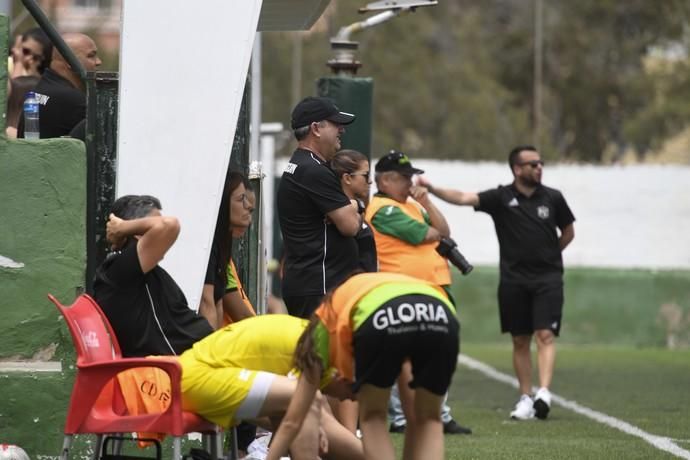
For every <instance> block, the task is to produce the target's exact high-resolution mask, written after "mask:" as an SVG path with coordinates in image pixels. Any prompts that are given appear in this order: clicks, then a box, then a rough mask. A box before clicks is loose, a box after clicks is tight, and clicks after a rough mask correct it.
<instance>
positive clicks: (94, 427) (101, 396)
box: [48, 294, 222, 460]
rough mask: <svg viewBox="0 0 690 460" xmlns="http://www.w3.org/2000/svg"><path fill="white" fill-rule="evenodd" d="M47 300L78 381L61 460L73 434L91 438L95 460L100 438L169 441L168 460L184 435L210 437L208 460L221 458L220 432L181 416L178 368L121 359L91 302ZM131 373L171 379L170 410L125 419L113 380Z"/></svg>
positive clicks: (171, 362)
mask: <svg viewBox="0 0 690 460" xmlns="http://www.w3.org/2000/svg"><path fill="white" fill-rule="evenodd" d="M48 298H49V299H50V300H51V301H52V302H53V303H54V304H55V306H57V308H58V310H60V313H62V316H63V317H64V318H65V321H66V323H67V326H68V327H69V331H70V333H71V334H72V340H73V342H74V348H75V349H76V352H77V375H76V378H75V381H74V387H73V388H72V396H71V397H70V403H69V408H68V411H67V420H66V422H65V430H64V432H65V438H64V441H63V445H62V453H61V455H60V459H61V460H67V459H68V458H69V450H70V447H71V445H72V440H73V438H74V435H76V434H86V433H89V434H96V435H97V442H96V446H95V448H94V458H95V459H97V458H100V452H101V449H102V444H103V438H104V437H105V436H106V435H108V434H113V435H114V434H119V433H131V432H149V433H164V434H167V435H170V436H173V437H174V440H173V457H172V458H173V459H174V460H179V459H181V457H182V452H181V439H182V436H183V435H184V434H186V433H194V432H199V433H202V434H203V435H205V436H204V437H206V438H207V439H208V438H209V437H210V442H209V443H208V444H210V450H211V451H212V452H211V454H212V456H213V458H219V457H220V455H221V454H222V453H221V449H222V447H221V444H222V441H221V439H220V433H222V431H220V430H219V428H218V427H217V426H216V425H214V424H212V423H210V422H208V421H207V420H204V419H203V418H201V417H200V416H198V415H197V414H194V413H192V412H186V411H184V410H182V396H181V390H180V377H181V375H182V368H181V367H180V365H179V363H178V362H177V361H175V360H172V359H166V358H160V359H157V358H123V357H122V353H121V351H120V345H119V344H118V342H117V338H116V336H115V333H114V332H113V329H112V327H111V326H110V323H109V322H108V319H107V317H106V316H105V314H104V313H103V311H102V310H101V309H100V307H99V306H98V305H97V304H96V302H95V301H94V300H93V299H92V298H91V297H89V296H88V295H86V294H84V295H81V296H79V297H78V298H77V300H76V301H75V302H74V304H73V305H72V306H71V307H65V306H64V305H62V304H60V302H59V301H58V300H57V299H56V298H55V297H53V296H52V295H48ZM136 367H158V368H160V369H162V370H163V371H165V373H166V374H168V376H169V377H170V384H171V387H170V389H171V401H170V406H169V407H168V408H167V410H165V411H164V412H161V413H155V414H143V415H128V414H127V411H126V408H125V405H124V401H123V399H122V396H121V393H120V391H119V386H118V384H117V379H116V378H115V377H116V376H117V374H118V373H119V372H121V371H124V370H127V369H132V368H136Z"/></svg>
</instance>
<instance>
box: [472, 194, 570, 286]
mask: <svg viewBox="0 0 690 460" xmlns="http://www.w3.org/2000/svg"><path fill="white" fill-rule="evenodd" d="M475 210H476V211H483V212H486V213H488V214H489V215H491V217H492V219H493V221H494V226H495V227H496V235H497V236H498V243H499V246H500V255H501V256H500V257H501V263H500V266H501V280H502V281H514V282H528V281H535V280H539V281H549V280H558V279H560V278H561V277H562V274H563V258H562V257H561V250H560V248H559V246H558V238H559V237H558V233H557V231H556V227H558V228H559V229H561V230H562V229H563V228H565V227H566V226H568V225H569V224H571V223H573V222H574V221H575V217H574V216H573V213H572V212H571V211H570V208H569V207H568V204H567V203H566V201H565V198H563V195H562V194H561V192H559V191H558V190H556V189H553V188H549V187H546V186H544V185H539V186H538V187H537V189H536V190H535V191H534V193H533V194H532V195H531V196H530V197H527V196H525V195H523V194H521V193H520V192H518V190H517V189H516V188H515V186H514V185H513V184H511V185H507V186H499V187H498V188H495V189H491V190H485V191H483V192H481V193H479V206H477V207H476V208H475Z"/></svg>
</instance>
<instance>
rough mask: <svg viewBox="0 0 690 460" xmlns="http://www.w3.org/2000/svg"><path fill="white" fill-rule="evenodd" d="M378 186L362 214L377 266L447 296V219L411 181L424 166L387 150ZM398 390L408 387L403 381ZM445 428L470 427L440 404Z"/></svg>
mask: <svg viewBox="0 0 690 460" xmlns="http://www.w3.org/2000/svg"><path fill="white" fill-rule="evenodd" d="M375 172H376V175H375V179H376V187H377V188H378V192H377V193H376V194H375V195H374V196H373V197H372V199H371V201H370V202H369V205H368V206H367V210H366V213H365V219H366V221H367V222H368V223H369V226H370V227H371V229H372V230H373V232H374V239H375V241H376V252H377V256H378V260H379V270H380V271H382V272H386V271H387V272H395V273H404V274H406V275H410V276H414V277H416V278H420V279H423V280H426V281H430V282H432V283H435V284H438V285H439V286H441V287H443V288H444V289H445V290H446V291H447V292H448V296H449V297H450V299H451V301H453V298H452V296H450V284H451V276H450V268H449V267H448V261H447V260H446V259H445V258H444V257H442V256H441V255H439V254H438V253H437V252H436V246H438V242H439V241H440V239H441V238H443V237H449V236H450V228H449V227H448V222H446V218H445V217H444V216H443V214H441V212H440V211H439V210H438V208H436V206H435V205H434V203H432V202H431V199H430V196H429V193H428V191H427V189H426V188H424V187H418V186H415V185H413V184H412V176H414V175H416V174H424V171H422V170H421V169H417V168H414V167H412V163H410V159H409V158H408V157H407V155H405V154H404V153H402V152H398V151H396V150H391V151H390V152H389V153H388V155H386V156H384V157H383V158H381V159H380V160H379V161H378V162H377V163H376V168H375ZM398 391H412V390H411V389H410V388H409V387H408V386H407V385H404V386H403V388H398ZM391 412H392V413H391V416H392V423H391V427H390V430H391V431H392V432H402V431H404V429H405V417H404V415H403V414H402V410H401V408H400V399H399V398H398V396H397V395H396V394H395V391H394V393H393V397H392V398H391ZM442 412H443V413H442V414H441V419H442V421H443V431H444V432H445V433H449V434H470V433H471V432H472V431H471V430H470V429H469V428H465V427H462V426H460V425H458V424H457V423H456V422H455V421H454V420H453V419H452V417H451V416H450V407H448V406H447V405H446V404H444V405H443V411H442Z"/></svg>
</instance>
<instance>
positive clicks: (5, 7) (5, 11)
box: [0, 0, 12, 18]
mask: <svg viewBox="0 0 690 460" xmlns="http://www.w3.org/2000/svg"><path fill="white" fill-rule="evenodd" d="M0 14H2V15H3V16H7V17H8V18H11V17H12V1H11V0H0Z"/></svg>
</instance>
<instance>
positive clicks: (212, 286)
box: [199, 171, 255, 329]
mask: <svg viewBox="0 0 690 460" xmlns="http://www.w3.org/2000/svg"><path fill="white" fill-rule="evenodd" d="M249 193H250V192H249V181H248V180H247V179H246V178H245V177H244V175H243V174H241V173H238V172H236V171H229V172H228V174H227V177H226V179H225V187H224V188H223V196H222V198H221V202H220V208H219V210H218V218H217V221H216V229H215V233H214V236H213V244H212V246H211V254H210V256H209V261H208V266H207V268H206V278H205V280H204V288H203V291H202V297H201V303H200V305H199V313H200V314H201V315H203V316H204V317H205V318H206V319H207V320H208V322H209V323H210V324H211V326H213V328H214V329H218V328H220V327H221V326H223V325H224V324H227V323H229V322H232V321H239V320H241V319H244V318H249V317H251V316H254V315H255V312H254V309H253V307H252V305H251V303H250V302H249V300H248V299H247V298H246V296H243V294H244V291H243V290H242V285H241V283H239V278H237V271H236V270H235V265H234V263H233V262H232V241H233V238H239V237H240V236H242V235H243V234H244V232H245V231H246V230H247V228H249V225H250V224H251V221H252V211H253V209H254V206H253V204H252V203H251V201H250V200H251V198H250V196H249ZM229 281H230V289H229V290H228V282H229Z"/></svg>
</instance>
